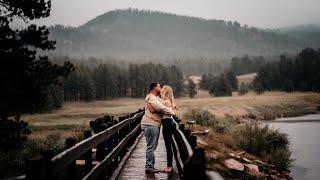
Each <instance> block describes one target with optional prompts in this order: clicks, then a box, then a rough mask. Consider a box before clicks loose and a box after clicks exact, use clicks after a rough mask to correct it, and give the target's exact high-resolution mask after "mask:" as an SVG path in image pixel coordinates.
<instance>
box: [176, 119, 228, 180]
mask: <svg viewBox="0 0 320 180" xmlns="http://www.w3.org/2000/svg"><path fill="white" fill-rule="evenodd" d="M174 124H175V126H176V128H174V130H173V154H174V157H175V160H176V164H177V169H178V174H179V177H180V178H181V179H185V180H194V179H199V180H200V179H215V180H219V179H222V178H221V176H220V175H218V174H217V173H215V172H208V171H206V165H205V164H206V162H205V151H204V149H203V148H200V147H198V146H197V137H196V136H194V135H192V134H191V130H190V129H185V124H184V123H182V121H181V120H180V119H179V118H178V117H174Z"/></svg>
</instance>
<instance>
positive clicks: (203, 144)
mask: <svg viewBox="0 0 320 180" xmlns="http://www.w3.org/2000/svg"><path fill="white" fill-rule="evenodd" d="M197 144H198V145H200V146H201V147H207V146H208V143H207V142H206V141H204V140H203V139H202V138H200V137H198V138H197Z"/></svg>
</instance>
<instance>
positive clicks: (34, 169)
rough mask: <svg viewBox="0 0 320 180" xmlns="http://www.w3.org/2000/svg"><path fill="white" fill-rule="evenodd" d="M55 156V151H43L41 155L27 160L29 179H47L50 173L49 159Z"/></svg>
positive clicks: (27, 176)
mask: <svg viewBox="0 0 320 180" xmlns="http://www.w3.org/2000/svg"><path fill="white" fill-rule="evenodd" d="M52 157H53V151H52V150H47V151H42V152H41V153H40V155H38V156H36V157H33V158H30V159H27V160H26V179H27V180H47V179H49V178H50V174H49V169H48V168H49V160H50V158H52Z"/></svg>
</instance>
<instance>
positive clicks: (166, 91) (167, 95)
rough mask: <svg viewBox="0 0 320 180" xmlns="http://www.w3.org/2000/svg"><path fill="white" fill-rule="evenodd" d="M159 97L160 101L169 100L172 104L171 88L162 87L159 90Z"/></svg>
mask: <svg viewBox="0 0 320 180" xmlns="http://www.w3.org/2000/svg"><path fill="white" fill-rule="evenodd" d="M160 97H161V99H169V100H170V101H171V102H173V90H172V87H170V86H168V85H164V86H163V87H162V89H161V93H160Z"/></svg>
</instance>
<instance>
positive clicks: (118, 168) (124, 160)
mask: <svg viewBox="0 0 320 180" xmlns="http://www.w3.org/2000/svg"><path fill="white" fill-rule="evenodd" d="M142 136H143V133H142V132H141V133H140V134H139V136H138V137H137V138H136V140H135V142H134V143H133V145H132V146H131V147H130V149H129V151H128V152H127V153H126V155H125V156H124V157H123V159H122V160H121V162H120V164H119V165H118V167H117V169H116V170H115V171H114V172H113V174H112V176H111V177H110V178H109V179H110V180H114V179H116V178H117V176H118V175H119V173H120V171H121V170H122V168H123V166H124V165H125V163H126V162H127V160H128V159H129V157H130V155H131V153H132V151H133V150H134V149H135V147H136V146H137V144H138V143H139V141H140V139H141V137H142Z"/></svg>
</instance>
